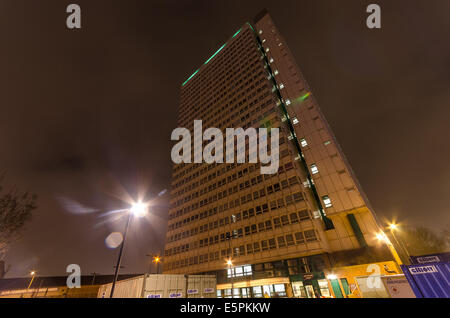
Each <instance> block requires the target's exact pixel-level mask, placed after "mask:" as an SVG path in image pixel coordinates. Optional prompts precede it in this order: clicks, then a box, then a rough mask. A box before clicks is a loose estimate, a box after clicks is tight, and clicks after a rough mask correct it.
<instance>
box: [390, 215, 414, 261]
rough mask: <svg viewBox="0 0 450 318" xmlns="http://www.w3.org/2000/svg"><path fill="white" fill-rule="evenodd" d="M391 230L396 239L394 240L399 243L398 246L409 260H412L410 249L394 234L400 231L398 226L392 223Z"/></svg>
mask: <svg viewBox="0 0 450 318" xmlns="http://www.w3.org/2000/svg"><path fill="white" fill-rule="evenodd" d="M389 229H390V230H391V234H392V237H393V238H394V240H395V242H396V243H397V245H398V246H401V248H402V249H403V251H404V252H405V253H406V256H408V259H410V255H409V252H408V249H407V248H406V246H405V244H403V241H402V240H398V239H397V237H396V236H395V233H394V232H395V231H397V230H398V225H397V224H394V223H392V224H390V225H389Z"/></svg>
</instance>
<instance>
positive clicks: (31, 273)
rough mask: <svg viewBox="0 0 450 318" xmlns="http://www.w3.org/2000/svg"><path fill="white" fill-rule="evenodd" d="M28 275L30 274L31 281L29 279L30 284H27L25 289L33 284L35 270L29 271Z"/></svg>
mask: <svg viewBox="0 0 450 318" xmlns="http://www.w3.org/2000/svg"><path fill="white" fill-rule="evenodd" d="M30 275H31V281H30V284H29V285H28V287H27V289H30V287H31V284H33V280H34V276H36V271H31V272H30Z"/></svg>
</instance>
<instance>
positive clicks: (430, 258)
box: [416, 256, 441, 264]
mask: <svg viewBox="0 0 450 318" xmlns="http://www.w3.org/2000/svg"><path fill="white" fill-rule="evenodd" d="M416 260H417V263H420V264H423V263H439V262H440V261H441V260H440V259H439V257H437V256H422V257H417V258H416Z"/></svg>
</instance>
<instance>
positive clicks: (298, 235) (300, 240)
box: [295, 232, 305, 244]
mask: <svg viewBox="0 0 450 318" xmlns="http://www.w3.org/2000/svg"><path fill="white" fill-rule="evenodd" d="M295 243H296V244H302V243H305V239H304V238H303V233H302V232H297V233H295Z"/></svg>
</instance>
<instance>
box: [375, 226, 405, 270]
mask: <svg viewBox="0 0 450 318" xmlns="http://www.w3.org/2000/svg"><path fill="white" fill-rule="evenodd" d="M376 237H377V239H378V240H379V241H383V242H385V243H386V245H387V246H388V248H389V250H390V251H391V253H392V256H394V259H395V261H396V262H397V264H398V265H402V264H403V262H402V260H401V258H400V256H398V253H397V251H396V250H395V247H394V245H392V243H391V241H390V240H389V238H388V237H387V236H386V233H384V232H383V231H381V232H380V233H378V234H377V235H376Z"/></svg>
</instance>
